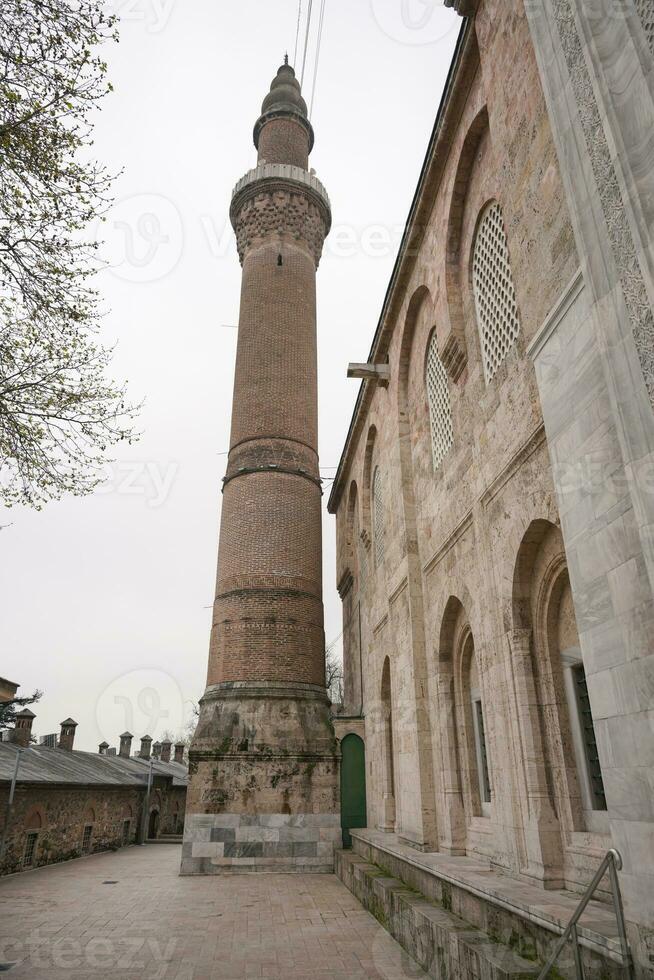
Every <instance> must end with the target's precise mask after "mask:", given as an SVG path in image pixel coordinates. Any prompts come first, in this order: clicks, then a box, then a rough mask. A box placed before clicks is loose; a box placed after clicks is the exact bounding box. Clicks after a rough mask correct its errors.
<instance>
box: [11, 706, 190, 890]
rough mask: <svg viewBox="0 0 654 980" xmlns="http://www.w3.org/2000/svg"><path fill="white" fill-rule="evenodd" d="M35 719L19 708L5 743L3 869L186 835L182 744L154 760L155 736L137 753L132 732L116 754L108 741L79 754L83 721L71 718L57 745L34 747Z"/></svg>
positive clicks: (144, 741)
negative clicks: (79, 726) (76, 743)
mask: <svg viewBox="0 0 654 980" xmlns="http://www.w3.org/2000/svg"><path fill="white" fill-rule="evenodd" d="M33 719H34V715H33V713H32V712H31V711H29V710H28V709H25V710H23V711H22V712H20V713H19V714H18V715H17V716H16V727H15V729H13V730H12V732H11V736H12V740H11V741H10V742H2V743H0V828H3V829H2V838H0V840H1V844H0V874H11V873H13V872H16V871H23V870H26V869H28V868H36V867H40V866H42V865H45V864H52V863H53V862H57V861H66V860H68V859H70V858H74V857H80V856H81V855H83V854H90V853H93V852H96V851H104V850H109V849H115V848H118V847H124V846H125V845H127V844H134V843H139V842H142V841H143V840H145V839H154V838H158V837H161V836H173V837H177V836H178V835H180V834H181V833H182V830H183V824H184V810H185V805H186V785H187V781H188V773H187V768H186V765H185V764H184V761H183V755H184V745H183V744H182V743H179V744H178V745H176V746H175V757H174V759H173V760H172V761H171V758H170V755H171V748H172V746H171V743H170V742H164V743H162V744H161V746H160V748H161V750H162V752H161V755H160V757H159V758H158V759H155V758H151V751H150V745H151V742H152V739H151V738H150V737H149V736H146V737H145V738H143V739H142V740H141V749H140V752H139V754H138V755H137V756H132V755H131V754H130V753H131V743H132V736H131V735H130V733H129V732H125V733H124V734H123V735H122V736H121V739H120V750H119V752H118V754H112V755H109V754H108V748H109V747H108V745H107V743H106V742H103V743H102V744H101V745H100V748H99V751H98V753H97V754H96V753H93V752H80V751H77V750H75V749H74V748H73V744H74V738H75V729H76V727H77V725H76V723H75V721H74V720H73V719H72V718H67V719H66V721H64V722H62V723H61V732H60V735H59V738H58V744H57V746H55V747H53V746H49V745H34V744H32V741H31V733H32V723H33ZM12 784H13V788H14V791H13V796H12Z"/></svg>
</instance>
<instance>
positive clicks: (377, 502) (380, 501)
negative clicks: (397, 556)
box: [372, 467, 384, 566]
mask: <svg viewBox="0 0 654 980" xmlns="http://www.w3.org/2000/svg"><path fill="white" fill-rule="evenodd" d="M372 528H373V535H374V542H373V543H374V547H375V566H379V565H381V563H382V562H383V560H384V490H383V486H382V475H381V471H380V469H379V467H377V468H376V469H375V473H374V476H373V478H372Z"/></svg>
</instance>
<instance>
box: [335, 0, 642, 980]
mask: <svg viewBox="0 0 654 980" xmlns="http://www.w3.org/2000/svg"><path fill="white" fill-rule="evenodd" d="M446 5H447V6H454V7H455V8H456V9H457V10H458V11H459V12H460V13H462V14H465V15H466V16H465V17H464V19H463V21H462V27H461V33H460V37H459V41H458V44H457V48H456V52H455V55H454V61H453V64H452V67H451V71H450V75H449V78H448V81H447V85H446V89H445V93H444V96H443V99H442V103H441V106H440V108H439V111H438V115H437V119H436V123H435V126H434V130H433V133H432V136H431V140H430V143H429V148H428V152H427V156H426V159H425V161H424V164H423V168H422V172H421V175H420V180H419V183H418V187H417V190H416V193H415V197H414V200H413V204H412V207H411V211H410V215H409V218H408V223H407V227H406V231H405V235H404V239H403V242H402V245H401V247H400V251H399V255H398V258H397V262H396V266H395V269H394V271H393V275H392V279H391V282H390V284H389V287H388V292H387V295H386V299H385V302H384V306H383V309H382V313H381V317H380V321H379V325H378V327H377V331H376V333H375V336H374V339H373V343H372V348H371V351H370V354H369V357H368V360H367V362H366V363H365V364H359V365H352V367H351V374H352V375H353V376H355V377H361V378H363V379H364V380H363V382H362V385H361V389H360V392H359V396H358V399H357V403H356V408H355V411H354V416H353V419H352V423H351V426H350V430H349V433H348V436H347V441H346V444H345V449H344V452H343V455H342V458H341V462H340V466H339V468H338V472H337V475H336V479H335V481H334V485H333V489H332V492H331V497H330V501H329V507H330V510H331V512H332V513H335V514H336V518H337V536H338V588H339V591H340V594H341V597H342V600H343V613H344V664H345V684H346V703H345V705H344V710H343V712H342V715H341V716H340V718H339V719H338V720H337V731H338V732H339V734H340V735H343V736H344V738H343V742H342V743H341V744H342V746H345V737H349V738H351V739H353V740H354V739H356V738H359V739H361V737H362V738H363V741H364V742H365V753H366V766H365V784H366V785H365V802H366V812H364V813H363V814H361V815H360V819H361V822H362V824H364V825H365V826H366V828H367V829H362V830H356V829H354V830H353V838H354V848H355V851H357V853H358V854H359V855H360V857H362V858H365V859H366V860H373V861H376V862H377V863H379V864H383V866H384V867H386V868H392V870H393V873H394V874H395V875H396V876H397V877H399V878H402V879H403V880H404V881H406V882H407V883H409V884H411V885H412V887H419V888H420V890H423V891H426V892H427V893H429V894H430V895H432V894H433V895H435V896H441V897H442V895H443V894H444V893H445V890H446V884H447V892H448V894H450V893H452V894H454V893H456V894H457V895H458V898H457V899H455V900H454V902H455V906H456V905H457V902H458V909H459V911H460V913H461V915H462V917H463V918H464V919H466V920H467V921H468V922H472V923H473V924H476V925H477V926H479V927H481V928H482V929H484V930H485V931H486V932H488V931H490V932H492V931H493V930H492V929H489V926H491V925H492V924H493V922H494V921H495V924H496V926H497V930H496V932H497V935H498V936H499V938H500V940H501V941H507V942H508V941H509V937H510V936H511V934H512V931H517V933H520V930H522V933H521V934H522V935H523V937H524V936H526V935H528V934H530V931H531V937H532V940H533V939H534V935H537V936H538V940H537V941H536V950H535V955H536V956H538V957H540V956H541V955H542V954H544V952H545V951H546V950H548V949H549V946H548V943H547V941H546V931H547V929H550V930H551V931H552V932H554V933H555V932H556V930H557V929H558V928H559V926H561V924H565V921H566V920H567V918H569V915H570V914H571V911H572V910H573V909H574V901H573V902H572V904H570V901H569V898H570V895H571V894H572V895H573V896H574V894H575V893H577V894H578V893H580V892H582V891H583V890H584V888H585V887H586V886H587V885H588V883H589V882H590V880H591V878H592V877H593V875H594V873H595V871H596V870H597V868H598V866H599V865H600V862H601V860H602V858H603V857H604V855H605V854H606V852H607V851H608V849H609V848H611V847H616V848H617V849H618V850H619V852H620V854H621V856H622V861H623V867H622V871H621V872H620V876H619V879H620V885H621V888H622V894H623V898H624V904H625V911H626V918H627V930H628V935H629V940H630V944H631V950H632V954H633V957H634V960H635V963H636V966H637V969H638V971H639V972H641V973H642V974H643V975H645V974H648V975H649V974H650V972H651V971H652V964H653V963H654V843H653V842H654V792H653V787H654V729H653V726H652V719H653V717H654V716H653V714H652V706H653V700H652V698H653V694H652V692H653V691H654V656H653V654H652V637H653V636H654V601H653V594H652V581H654V549H653V547H652V542H653V541H654V538H653V536H652V527H654V496H653V495H652V493H651V483H652V481H651V474H652V472H654V414H653V411H652V405H653V402H654V315H653V312H652V305H653V302H654V278H653V270H654V248H653V247H652V246H653V239H652V222H653V219H654V213H653V211H652V202H653V201H654V168H653V167H652V160H653V159H654V98H653V91H654V82H653V79H654V16H653V15H652V9H651V8H652V5H651V4H649V3H641V2H633V0H624V2H620V3H610V2H606V3H598V4H591V3H586V2H583V3H582V2H580V0H552V3H532V2H528V0H479V2H473V0H446ZM361 725H363V732H362V731H361ZM352 744H353V745H354V744H356V743H355V742H354V741H353V743H352ZM343 758H344V762H345V761H346V758H347V753H346V752H345V751H344V752H343ZM348 764H349V763H348ZM359 778H360V779H361V780H363V778H364V773H360V777H359ZM344 799H345V798H344ZM350 816H351V815H350ZM354 827H356V822H353V821H352V820H350V822H349V828H350V829H352V828H354ZM421 852H422V853H423V854H424V855H429V860H427V858H426V857H424V858H422V857H421V856H420V855H421ZM343 860H345V861H346V863H347V860H346V859H343ZM417 868H421V869H422V870H421V871H420V873H418V871H417V870H416V869H417ZM341 871H342V873H343V874H344V875H345V877H346V878H347V877H348V875H350V872H351V869H350V870H349V871H348V870H347V869H346V868H345V869H344V865H342V866H341ZM430 876H431V877H430ZM356 880H357V879H356V875H354V876H351V877H349V878H348V881H349V882H350V883H352V882H356ZM511 880H513V881H514V882H515V884H514V885H510V884H509V885H507V884H506V882H507V881H509V883H510V881H511ZM444 882H445V883H446V884H444ZM453 882H454V883H455V884H453ZM357 887H358V886H357ZM361 887H363V886H361ZM456 889H458V891H457V890H456ZM521 889H522V890H521ZM545 890H546V891H545ZM471 892H473V893H474V894H475V895H476V898H475V899H474V901H472V899H471V898H470V893H471ZM602 893H603V894H604V896H605V897H606V896H607V893H608V880H607V879H605V880H604V882H603V883H602V885H601V887H600V897H601V895H602ZM539 895H540V896H541V897H539ZM466 896H467V897H466ZM448 901H449V902H450V908H451V907H452V898H451V897H450V899H448ZM541 905H542V909H540V910H539V912H538V914H536V913H535V912H534V908H535V907H537V906H538V907H540V906H541ZM509 906H510V907H513V908H514V909H516V910H517V909H521V910H522V911H520V912H516V914H515V915H514V916H513V918H511V916H509V915H508V914H507V913H506V909H507V907H509ZM555 909H558V912H557V913H556V915H554V913H553V911H552V910H555ZM502 910H503V911H502ZM530 910H531V911H530ZM603 914H604V913H603V912H602V909H601V907H600V909H599V910H596V924H597V922H600V921H602V922H603V926H602V929H604V927H606V928H608V930H609V931H608V933H605V932H602V929H600V928H598V929H597V930H596V933H597V934H595V935H593V936H590V937H589V938H588V943H587V944H586V945H585V947H584V956H587V957H588V959H587V963H586V965H587V967H588V968H589V969H591V968H592V969H593V970H595V971H601V970H603V969H605V967H606V968H607V969H608V967H607V966H606V963H607V962H608V960H611V956H612V952H611V953H607V952H606V950H607V949H609V947H610V940H609V935H610V933H611V930H614V929H615V926H614V925H611V926H610V928H609V927H608V926H606V919H602V915H603ZM548 916H549V917H550V919H551V918H552V916H554V919H555V920H556V924H555V923H554V921H553V920H552V921H551V922H550V925H549V926H547V927H543V922H546V921H548ZM557 916H558V918H557ZM611 922H614V920H613V919H611ZM499 923H501V928H500V926H499V925H498V924H499ZM539 930H540V931H539ZM591 931H592V930H591ZM613 935H615V932H614V931H613ZM534 941H535V940H534ZM593 944H594V945H593ZM590 949H594V950H595V952H597V953H598V957H599V958H598V959H596V960H594V961H593V960H592V956H591V954H590V953H589V952H588V950H590ZM601 950H604V953H602V952H601ZM603 956H604V959H602V957H603Z"/></svg>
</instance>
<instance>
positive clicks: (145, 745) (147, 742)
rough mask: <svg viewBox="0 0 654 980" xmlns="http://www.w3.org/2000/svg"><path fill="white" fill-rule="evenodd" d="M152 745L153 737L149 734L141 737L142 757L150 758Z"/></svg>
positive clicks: (140, 755)
mask: <svg viewBox="0 0 654 980" xmlns="http://www.w3.org/2000/svg"><path fill="white" fill-rule="evenodd" d="M151 746H152V739H151V737H150V736H149V735H144V736H143V738H142V739H141V751H140V752H139V758H140V759H149V758H150V748H151Z"/></svg>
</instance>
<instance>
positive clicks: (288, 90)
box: [254, 56, 314, 152]
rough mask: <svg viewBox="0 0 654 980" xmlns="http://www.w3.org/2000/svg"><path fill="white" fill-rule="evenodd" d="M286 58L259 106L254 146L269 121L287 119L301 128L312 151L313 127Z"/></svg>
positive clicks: (300, 91) (298, 84) (297, 83)
mask: <svg viewBox="0 0 654 980" xmlns="http://www.w3.org/2000/svg"><path fill="white" fill-rule="evenodd" d="M287 58H288V56H287V57H286V58H285V59H284V64H283V65H281V66H280V67H279V69H278V70H277V74H276V75H275V77H274V78H273V80H272V83H271V85H270V92H268V95H267V96H266V97H265V99H264V100H263V102H262V104H261V115H260V116H259V118H258V119H257V122H256V124H255V127H254V145H255V146H256V147H257V149H258V147H259V134H260V133H261V130H262V129H263V127H264V126H265V125H266V123H267V122H270V120H271V119H279V118H283V117H287V118H290V119H294V120H295V121H296V122H298V123H300V125H301V126H303V127H304V128H305V129H306V131H307V134H308V136H309V152H311V150H312V149H313V139H314V137H313V127H312V126H311V123H310V122H309V113H308V110H307V104H306V102H305V101H304V99H303V98H302V89H301V87H300V83H299V82H298V80H297V78H296V77H295V71H294V69H293V68H292V67H291V65H289V64H288V60H287Z"/></svg>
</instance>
